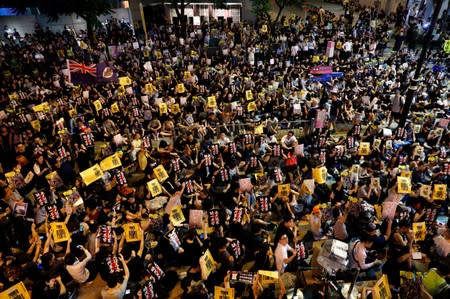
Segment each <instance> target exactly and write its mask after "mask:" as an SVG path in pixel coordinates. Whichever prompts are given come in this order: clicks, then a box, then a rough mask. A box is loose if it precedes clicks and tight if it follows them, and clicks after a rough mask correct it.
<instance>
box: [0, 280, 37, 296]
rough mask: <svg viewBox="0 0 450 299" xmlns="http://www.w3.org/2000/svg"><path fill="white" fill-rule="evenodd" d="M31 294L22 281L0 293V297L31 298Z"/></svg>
mask: <svg viewBox="0 0 450 299" xmlns="http://www.w3.org/2000/svg"><path fill="white" fill-rule="evenodd" d="M30 298H31V297H30V294H29V293H28V291H27V288H26V287H25V284H24V283H23V282H22V281H21V282H19V283H17V284H15V285H13V286H12V287H10V288H8V289H7V290H6V291H3V292H1V293H0V299H30Z"/></svg>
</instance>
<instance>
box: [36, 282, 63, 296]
mask: <svg viewBox="0 0 450 299" xmlns="http://www.w3.org/2000/svg"><path fill="white" fill-rule="evenodd" d="M60 288H61V287H60V286H59V283H58V282H55V285H54V287H53V288H50V287H49V285H48V284H47V283H46V282H45V281H37V282H35V283H34V284H33V298H45V299H58V298H59V292H60Z"/></svg>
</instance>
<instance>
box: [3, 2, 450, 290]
mask: <svg viewBox="0 0 450 299" xmlns="http://www.w3.org/2000/svg"><path fill="white" fill-rule="evenodd" d="M405 17H406V15H405V13H404V11H403V10H402V9H399V10H398V11H397V13H395V14H393V15H386V14H384V13H378V12H377V11H376V10H374V9H365V10H362V11H359V12H351V11H346V14H345V15H344V16H336V15H334V14H333V13H331V12H329V11H326V10H324V9H323V8H318V9H313V10H311V11H310V12H309V14H308V16H307V17H306V18H305V19H304V18H301V17H300V16H292V17H283V18H282V19H281V20H280V22H278V23H271V22H269V21H268V20H267V19H265V18H259V19H258V20H257V22H255V24H248V23H245V22H243V23H228V22H212V23H204V24H202V26H197V27H193V26H188V28H181V29H180V28H174V27H172V26H156V25H154V26H151V27H150V28H149V32H148V43H147V45H145V46H144V45H143V44H142V43H143V40H144V37H143V36H142V34H143V33H142V32H136V36H133V35H132V32H131V31H129V30H122V29H123V28H122V27H121V26H120V25H119V24H116V25H114V24H115V23H114V22H111V23H109V25H108V26H106V27H103V28H102V29H101V30H99V31H98V32H97V34H96V36H95V38H94V39H93V40H92V39H91V40H90V39H88V38H87V37H83V38H82V40H81V42H80V39H79V37H78V36H75V35H74V34H73V32H72V31H70V30H65V31H64V32H62V33H53V32H51V31H49V30H42V29H41V28H40V27H39V26H37V27H36V31H35V33H33V34H27V35H25V36H24V37H20V36H16V35H12V36H10V37H8V38H7V39H4V40H3V41H2V47H1V50H0V64H1V69H2V80H1V83H0V84H1V86H0V88H1V98H0V99H1V101H0V102H1V105H2V106H1V109H2V110H1V111H0V121H1V127H0V162H1V168H2V171H1V175H0V176H1V177H0V185H1V189H0V190H1V201H0V283H1V290H7V289H9V288H11V287H13V288H14V287H15V286H17V284H18V283H21V282H22V283H23V285H24V286H25V288H26V289H28V291H29V292H30V293H31V295H32V297H33V298H64V297H69V296H76V295H74V294H76V290H77V289H78V288H79V287H80V286H82V285H85V284H89V283H91V282H92V281H94V280H95V279H96V278H97V277H98V276H100V277H101V279H102V280H104V281H105V283H106V286H105V287H104V289H102V291H101V296H102V298H156V296H158V297H159V298H168V297H169V294H170V292H171V291H172V289H173V288H174V287H175V285H176V284H177V283H180V285H181V289H182V290H183V294H182V295H180V296H181V297H182V298H210V295H211V294H213V293H214V292H220V291H222V292H225V293H226V294H229V293H228V292H229V290H230V288H233V289H234V297H235V298H275V297H278V298H283V297H284V296H286V293H287V290H288V289H290V288H294V287H299V285H298V284H297V283H296V279H290V278H289V277H291V278H292V277H297V274H298V271H299V269H301V268H302V267H303V268H307V267H309V266H311V265H312V264H314V263H315V262H316V259H317V256H314V254H313V249H312V247H313V244H315V243H316V242H323V240H325V239H334V240H339V241H342V242H345V243H347V244H349V250H348V259H349V262H348V268H349V269H354V268H358V269H359V270H360V274H359V276H360V277H359V279H360V280H375V279H378V278H380V276H381V274H383V273H384V274H386V275H387V277H388V279H389V283H390V285H391V287H392V289H393V291H396V292H398V293H399V294H404V293H402V292H406V291H408V292H411V291H412V289H414V288H413V287H410V288H408V289H406V290H405V289H403V290H402V288H401V287H402V285H403V280H401V277H400V270H401V271H405V272H414V273H415V272H416V271H428V269H432V268H433V269H436V271H437V273H439V275H440V276H441V277H444V278H445V277H447V278H448V275H449V273H450V268H449V266H450V260H449V253H450V241H449V240H450V233H449V227H448V192H447V187H448V184H449V178H450V156H449V155H450V153H449V131H448V123H449V120H450V111H449V100H448V96H449V94H448V81H447V80H448V75H447V66H448V56H447V54H445V53H443V51H442V50H441V46H438V47H437V48H436V49H432V50H430V51H429V52H428V53H427V59H426V63H425V66H424V68H423V72H422V78H421V81H420V83H419V86H418V89H417V90H416V91H415V96H414V99H413V103H412V105H411V113H410V115H409V117H408V119H407V122H406V124H405V126H404V127H400V126H398V124H399V120H400V118H401V116H402V112H403V108H404V106H405V104H406V101H408V100H410V99H407V98H406V94H407V90H408V86H409V84H410V82H411V78H412V76H413V74H414V70H415V66H416V64H417V60H418V56H419V54H418V53H419V50H418V49H416V47H417V44H418V41H419V40H420V36H419V35H418V32H416V31H415V30H414V28H417V24H420V23H421V20H420V19H418V18H414V17H409V19H408V23H407V24H405V23H404V22H403V21H402V20H405ZM438 26H439V25H438ZM410 28H413V29H410ZM184 29H185V30H186V35H185V37H180V36H179V35H178V34H175V33H174V32H177V33H179V31H180V30H184ZM443 34H444V33H442V35H443ZM183 35H184V34H183ZM330 41H331V42H333V43H331V44H330V43H329V42H330ZM390 43H391V44H394V46H393V48H392V49H391V48H390V47H389V44H390ZM112 44H114V47H110V46H111V45H112ZM386 48H389V49H387V50H386ZM66 59H71V60H75V61H78V62H80V63H84V64H85V65H91V64H98V63H100V62H102V61H103V62H107V63H108V65H109V66H111V69H113V70H114V72H116V73H117V74H118V77H120V78H126V79H127V80H120V84H119V82H106V83H88V84H81V85H79V84H74V83H73V82H70V81H69V77H68V76H67V75H68V74H69V73H70V70H68V69H67V63H66ZM327 66H331V67H332V70H331V71H329V69H328V71H327V72H326V73H322V74H319V75H317V69H322V68H326V67H327ZM315 67H319V68H315ZM422 223H423V226H422V227H421V228H420V225H418V224H422ZM413 229H414V230H413ZM418 252H421V253H422V257H421V259H417V253H418ZM413 257H414V258H413ZM418 260H421V261H425V260H426V261H427V262H426V265H427V266H426V269H425V270H424V267H425V266H423V265H419V263H418ZM422 264H425V263H422ZM261 271H262V272H261ZM264 271H266V272H264ZM258 273H259V274H258ZM268 273H269V274H268ZM270 273H272V274H270ZM273 273H276V274H273ZM265 275H266V276H265ZM267 275H268V276H271V275H272V276H271V277H272V278H275V284H270V283H267V280H266V278H267ZM264 280H265V282H266V283H265V282H264ZM217 287H223V289H219V290H218V289H217ZM300 287H305V289H306V286H304V285H303V286H300ZM14 290H15V291H17V288H16V289H14ZM318 291H320V290H318ZM419 291H420V290H419ZM74 292H75V293H74ZM317 294H319V293H317ZM446 294H448V293H445V291H442V292H441V294H440V295H441V296H443V298H445V297H446ZM410 295H411V294H410ZM223 296H225V295H223ZM411 296H412V297H411ZM411 296H409V297H408V298H418V297H414V296H418V295H417V294H412V295H411ZM436 296H437V297H438V296H439V294H437V295H436ZM224 298H231V297H224Z"/></svg>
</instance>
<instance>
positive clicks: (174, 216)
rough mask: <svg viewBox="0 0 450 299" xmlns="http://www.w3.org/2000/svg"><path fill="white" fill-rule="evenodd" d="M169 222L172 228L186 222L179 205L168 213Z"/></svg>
mask: <svg viewBox="0 0 450 299" xmlns="http://www.w3.org/2000/svg"><path fill="white" fill-rule="evenodd" d="M169 220H170V222H172V224H173V225H174V226H179V225H180V224H181V223H183V222H185V221H186V218H185V217H184V214H183V210H182V209H181V206H180V205H176V206H175V207H173V209H172V210H171V211H170V213H169Z"/></svg>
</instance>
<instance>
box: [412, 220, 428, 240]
mask: <svg viewBox="0 0 450 299" xmlns="http://www.w3.org/2000/svg"><path fill="white" fill-rule="evenodd" d="M412 230H413V234H414V240H415V241H423V240H425V236H426V235H427V225H426V224H425V222H414V223H413V224H412Z"/></svg>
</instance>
